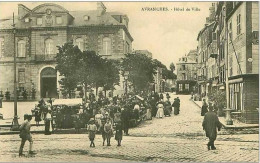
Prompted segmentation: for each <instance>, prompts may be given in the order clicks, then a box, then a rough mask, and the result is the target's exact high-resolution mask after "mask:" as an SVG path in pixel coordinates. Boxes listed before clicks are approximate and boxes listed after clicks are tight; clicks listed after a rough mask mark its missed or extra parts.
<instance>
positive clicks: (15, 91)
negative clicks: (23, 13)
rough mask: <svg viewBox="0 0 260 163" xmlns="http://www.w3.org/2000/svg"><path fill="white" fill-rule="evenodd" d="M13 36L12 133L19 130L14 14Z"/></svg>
mask: <svg viewBox="0 0 260 163" xmlns="http://www.w3.org/2000/svg"><path fill="white" fill-rule="evenodd" d="M13 34H14V119H13V122H12V127H11V130H12V131H17V130H19V123H18V116H17V82H16V45H15V34H16V29H15V24H14V13H13Z"/></svg>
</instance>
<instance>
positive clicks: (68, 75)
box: [56, 42, 82, 98]
mask: <svg viewBox="0 0 260 163" xmlns="http://www.w3.org/2000/svg"><path fill="white" fill-rule="evenodd" d="M58 50H59V52H58V53H57V56H56V60H57V66H56V70H58V71H59V72H60V75H61V76H63V77H64V78H62V79H61V80H60V81H59V83H60V84H61V87H62V94H63V95H65V96H66V95H69V97H70V98H71V92H72V91H74V90H75V88H76V87H77V83H79V80H78V77H77V74H76V69H77V65H78V64H77V62H78V58H79V56H80V55H82V54H81V53H82V52H81V51H80V50H79V49H78V47H75V46H73V44H72V42H68V43H65V44H64V45H63V46H61V47H58Z"/></svg>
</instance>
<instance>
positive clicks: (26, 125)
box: [19, 114, 35, 157]
mask: <svg viewBox="0 0 260 163" xmlns="http://www.w3.org/2000/svg"><path fill="white" fill-rule="evenodd" d="M24 120H25V121H24V122H23V124H22V125H21V126H20V128H19V129H20V138H21V139H22V141H21V145H20V149H19V156H20V157H21V156H24V154H23V147H24V144H25V142H26V141H27V140H28V141H29V142H30V146H29V154H35V152H33V151H32V144H33V140H32V136H31V132H30V129H31V123H30V121H31V120H32V116H31V115H27V114H25V115H24Z"/></svg>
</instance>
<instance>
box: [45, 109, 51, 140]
mask: <svg viewBox="0 0 260 163" xmlns="http://www.w3.org/2000/svg"><path fill="white" fill-rule="evenodd" d="M51 120H52V118H51V111H49V112H48V113H47V114H46V118H45V135H51V132H52V124H51Z"/></svg>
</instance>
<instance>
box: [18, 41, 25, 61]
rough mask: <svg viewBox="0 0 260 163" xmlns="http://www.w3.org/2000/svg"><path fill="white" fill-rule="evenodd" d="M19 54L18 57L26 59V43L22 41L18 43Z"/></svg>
mask: <svg viewBox="0 0 260 163" xmlns="http://www.w3.org/2000/svg"><path fill="white" fill-rule="evenodd" d="M17 48H18V54H17V57H25V52H26V49H25V41H24V40H20V41H18V47H17Z"/></svg>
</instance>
